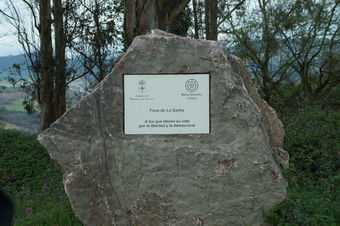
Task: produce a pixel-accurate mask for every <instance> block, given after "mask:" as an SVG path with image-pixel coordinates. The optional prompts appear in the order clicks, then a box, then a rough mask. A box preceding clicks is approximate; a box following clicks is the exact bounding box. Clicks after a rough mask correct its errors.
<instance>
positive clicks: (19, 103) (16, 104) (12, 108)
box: [5, 98, 25, 111]
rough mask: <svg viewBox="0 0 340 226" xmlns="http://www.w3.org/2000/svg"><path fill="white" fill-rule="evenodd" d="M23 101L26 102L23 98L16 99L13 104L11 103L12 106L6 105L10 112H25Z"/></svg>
mask: <svg viewBox="0 0 340 226" xmlns="http://www.w3.org/2000/svg"><path fill="white" fill-rule="evenodd" d="M23 101H24V99H23V98H20V99H16V100H14V101H13V102H11V103H10V104H6V105H5V108H6V110H8V111H25V107H24V105H23V104H22V102H23Z"/></svg>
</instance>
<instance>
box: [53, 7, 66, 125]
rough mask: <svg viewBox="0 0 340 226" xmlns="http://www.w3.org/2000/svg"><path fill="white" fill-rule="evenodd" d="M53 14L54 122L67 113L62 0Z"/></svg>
mask: <svg viewBox="0 0 340 226" xmlns="http://www.w3.org/2000/svg"><path fill="white" fill-rule="evenodd" d="M53 14H54V28H55V37H54V38H55V92H54V104H53V107H54V108H55V115H54V116H55V118H54V120H56V119H58V118H59V117H60V116H61V115H62V114H64V112H65V111H66V60H65V48H66V44H65V42H66V40H65V39H66V37H65V32H64V21H63V8H62V2H61V0H54V11H53ZM54 120H53V121H54Z"/></svg>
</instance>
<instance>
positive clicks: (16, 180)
mask: <svg viewBox="0 0 340 226" xmlns="http://www.w3.org/2000/svg"><path fill="white" fill-rule="evenodd" d="M61 177H62V175H61V172H60V170H59V167H58V166H57V165H56V164H55V163H53V162H52V161H51V159H50V157H49V155H48V154H47V152H46V150H45V149H44V148H43V147H42V146H41V145H40V144H38V142H37V140H36V136H34V135H27V134H24V133H22V132H18V131H12V130H7V131H0V186H2V187H3V188H4V189H5V191H6V192H7V193H9V194H10V196H11V197H12V199H13V200H14V202H15V205H16V213H15V225H34V226H35V225H62V226H68V225H81V224H80V223H79V221H78V220H77V219H76V217H75V216H74V213H73V212H72V210H71V207H70V204H69V202H68V199H67V197H66V195H65V192H64V189H63V185H62V183H61V181H62V180H61Z"/></svg>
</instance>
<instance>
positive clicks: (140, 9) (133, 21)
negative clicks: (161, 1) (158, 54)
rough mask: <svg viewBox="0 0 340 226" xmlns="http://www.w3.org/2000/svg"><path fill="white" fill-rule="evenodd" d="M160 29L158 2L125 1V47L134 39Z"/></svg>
mask: <svg viewBox="0 0 340 226" xmlns="http://www.w3.org/2000/svg"><path fill="white" fill-rule="evenodd" d="M157 27H158V18H157V7H156V0H125V14H124V36H125V37H124V47H125V49H127V48H128V47H129V46H130V44H131V43H132V41H133V39H134V38H135V37H136V36H138V35H142V34H145V33H147V32H148V31H150V30H152V29H154V28H157Z"/></svg>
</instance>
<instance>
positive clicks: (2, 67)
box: [0, 54, 27, 75]
mask: <svg viewBox="0 0 340 226" xmlns="http://www.w3.org/2000/svg"><path fill="white" fill-rule="evenodd" d="M13 64H23V65H22V68H21V69H22V72H27V66H26V65H25V56H24V55H23V54H20V55H15V56H13V55H10V56H2V57H0V74H3V75H8V74H9V73H10V72H12V71H14V69H13Z"/></svg>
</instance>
